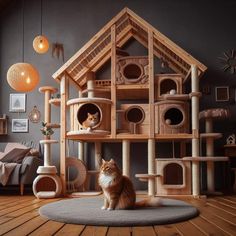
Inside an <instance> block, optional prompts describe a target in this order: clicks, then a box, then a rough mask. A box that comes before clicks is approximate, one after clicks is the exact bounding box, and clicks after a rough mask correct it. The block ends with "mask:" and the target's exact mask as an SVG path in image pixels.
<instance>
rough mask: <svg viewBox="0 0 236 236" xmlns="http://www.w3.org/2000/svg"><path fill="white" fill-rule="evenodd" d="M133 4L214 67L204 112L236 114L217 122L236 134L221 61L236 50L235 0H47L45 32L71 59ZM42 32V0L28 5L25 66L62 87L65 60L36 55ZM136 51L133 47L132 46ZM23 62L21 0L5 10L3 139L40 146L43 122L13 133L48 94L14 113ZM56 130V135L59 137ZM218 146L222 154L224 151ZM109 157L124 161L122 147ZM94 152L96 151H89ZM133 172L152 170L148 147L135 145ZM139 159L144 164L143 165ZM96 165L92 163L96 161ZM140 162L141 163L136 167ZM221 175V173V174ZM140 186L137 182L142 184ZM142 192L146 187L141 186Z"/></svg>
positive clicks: (0, 94) (31, 97) (0, 93)
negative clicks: (10, 77)
mask: <svg viewBox="0 0 236 236" xmlns="http://www.w3.org/2000/svg"><path fill="white" fill-rule="evenodd" d="M125 6H128V7H129V8H130V9H131V10H133V11H134V12H136V13H137V14H138V15H140V16H141V17H142V18H144V19H145V20H147V21H148V22H149V23H150V24H152V25H153V26H154V27H156V28H157V29H158V30H159V31H161V32H162V33H163V34H165V35H166V36H167V37H169V38H170V39H171V40H173V41H174V42H175V43H177V44H178V45H179V46H180V47H182V48H183V49H185V50H186V51H187V52H189V53H190V54H192V55H193V56H194V57H195V58H197V59H198V60H199V61H201V62H202V63H203V64H205V65H206V66H207V67H208V71H207V73H206V74H205V75H204V77H203V78H202V80H201V84H200V85H201V87H203V86H205V85H209V86H210V88H211V94H210V95H205V96H203V97H202V99H201V109H203V108H209V107H229V108H230V109H231V111H232V112H233V116H232V118H231V119H230V120H227V121H221V122H217V123H216V129H217V130H218V131H219V132H223V133H224V134H225V135H228V134H230V133H233V132H235V128H236V127H235V110H236V109H235V103H234V88H235V85H236V76H235V75H231V74H230V73H224V72H222V70H221V69H220V64H219V60H218V57H219V56H222V55H223V54H222V53H223V52H224V51H227V50H229V49H232V48H235V38H236V27H235V11H236V1H234V0H224V1H223V0H221V1H219V0H218V1H217V0H215V1H213V0H208V1H204V0H199V1H187V0H177V1H173V0H145V1H143V0H77V1H76V0H67V1H65V0H50V1H46V0H44V1H43V33H44V34H45V35H46V36H47V37H48V38H49V41H50V42H51V43H52V42H59V43H63V44H64V49H65V59H66V60H67V59H69V58H70V57H71V56H72V55H73V54H74V53H75V52H76V51H77V50H79V49H80V48H81V47H82V46H83V45H84V44H85V43H86V42H87V41H88V40H89V39H90V38H91V37H92V36H93V35H94V34H95V33H96V32H98V31H99V29H100V28H101V27H103V26H104V25H105V24H106V23H107V22H108V21H109V20H110V19H111V18H112V17H113V16H115V15H116V14H117V13H118V12H119V11H120V10H121V9H123V7H125ZM39 32H40V1H36V0H26V1H25V34H24V36H25V42H24V43H25V51H24V53H25V62H29V63H31V64H33V65H35V66H36V67H37V69H38V71H39V73H40V76H41V81H40V84H39V85H38V87H40V86H44V85H52V86H57V87H58V84H56V82H55V81H54V80H53V79H52V77H51V75H52V74H53V73H54V72H55V71H56V70H57V69H58V68H60V66H61V65H62V64H63V62H62V60H61V59H59V60H58V59H56V58H53V57H52V56H51V50H50V51H49V52H48V53H46V54H45V55H39V54H36V53H35V52H34V50H33V48H32V41H33V39H34V37H35V36H36V35H37V34H39ZM131 47H132V46H131ZM20 61H22V22H21V1H11V3H10V5H9V7H8V8H6V9H5V10H4V11H3V12H1V35H0V83H1V84H0V85H1V86H0V113H1V114H2V113H6V114H7V115H8V116H9V118H10V119H9V135H8V136H7V137H0V141H2V142H5V141H22V140H25V141H29V140H33V141H34V142H36V143H37V142H38V141H39V140H40V139H41V138H42V135H41V133H40V131H39V129H40V124H32V123H30V124H29V133H27V134H14V133H11V128H10V126H11V120H12V118H27V115H28V113H29V112H30V110H31V109H32V108H33V106H34V105H37V106H38V108H39V110H40V111H41V112H42V115H43V108H44V106H43V101H44V98H43V96H42V94H40V93H39V92H38V87H37V88H36V89H35V90H34V91H33V92H30V93H27V112H26V113H19V114H18V113H9V94H10V93H14V91H13V90H12V89H11V88H10V87H9V86H8V84H7V82H6V73H7V70H8V68H9V67H10V66H11V65H12V64H14V63H16V62H20ZM219 85H226V86H230V88H231V90H230V91H231V101H230V102H224V103H219V102H218V103H216V102H215V97H214V96H215V93H214V87H215V86H219ZM52 117H53V120H54V121H55V122H57V121H58V120H59V110H57V109H56V108H54V107H53V108H52ZM58 135H59V132H58V131H56V133H55V135H54V137H55V138H56V139H58V138H59V136H58ZM222 143H224V140H223V141H221V142H220V141H219V142H218V143H217V152H218V153H220V152H221V151H222V150H221V149H220V146H221V145H222ZM103 151H104V157H105V158H109V157H114V158H115V159H117V160H119V163H120V162H121V145H120V144H112V145H109V146H108V145H103ZM88 153H90V152H89V151H88ZM131 154H132V157H131V161H132V173H134V172H139V173H140V172H143V173H144V172H146V167H147V147H146V144H141V145H135V144H132V147H131ZM58 158H59V155H58V147H54V148H53V159H54V162H55V163H56V162H57V159H58ZM137 160H138V161H137ZM90 162H92V161H90ZM133 163H135V164H133ZM219 174H220V173H219ZM136 185H137V182H136ZM139 187H140V188H143V187H145V184H144V185H140V186H139Z"/></svg>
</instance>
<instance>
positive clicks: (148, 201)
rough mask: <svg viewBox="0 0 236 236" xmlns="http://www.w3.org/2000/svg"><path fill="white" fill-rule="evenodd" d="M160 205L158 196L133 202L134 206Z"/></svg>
mask: <svg viewBox="0 0 236 236" xmlns="http://www.w3.org/2000/svg"><path fill="white" fill-rule="evenodd" d="M161 205H162V201H161V199H160V198H159V197H150V198H147V199H144V200H141V201H139V202H136V203H135V208H142V207H158V206H161Z"/></svg>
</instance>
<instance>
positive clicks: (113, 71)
mask: <svg viewBox="0 0 236 236" xmlns="http://www.w3.org/2000/svg"><path fill="white" fill-rule="evenodd" d="M111 100H112V105H111V136H112V138H115V137H116V26H115V25H113V26H112V27H111Z"/></svg>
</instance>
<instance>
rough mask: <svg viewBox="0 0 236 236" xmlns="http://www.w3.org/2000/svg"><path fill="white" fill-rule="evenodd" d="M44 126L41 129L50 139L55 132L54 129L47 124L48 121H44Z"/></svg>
mask: <svg viewBox="0 0 236 236" xmlns="http://www.w3.org/2000/svg"><path fill="white" fill-rule="evenodd" d="M42 126H43V127H42V128H41V129H40V130H41V132H42V134H43V135H44V136H45V138H46V139H49V138H50V136H51V135H52V134H54V131H53V129H52V128H51V127H50V126H49V125H47V122H42Z"/></svg>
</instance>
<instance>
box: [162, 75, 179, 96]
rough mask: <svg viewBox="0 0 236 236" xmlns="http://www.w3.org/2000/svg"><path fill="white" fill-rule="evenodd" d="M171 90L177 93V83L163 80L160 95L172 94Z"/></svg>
mask: <svg viewBox="0 0 236 236" xmlns="http://www.w3.org/2000/svg"><path fill="white" fill-rule="evenodd" d="M170 90H175V91H177V86H176V83H175V81H174V80H172V79H165V80H162V81H161V85H160V95H162V94H167V93H170Z"/></svg>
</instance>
